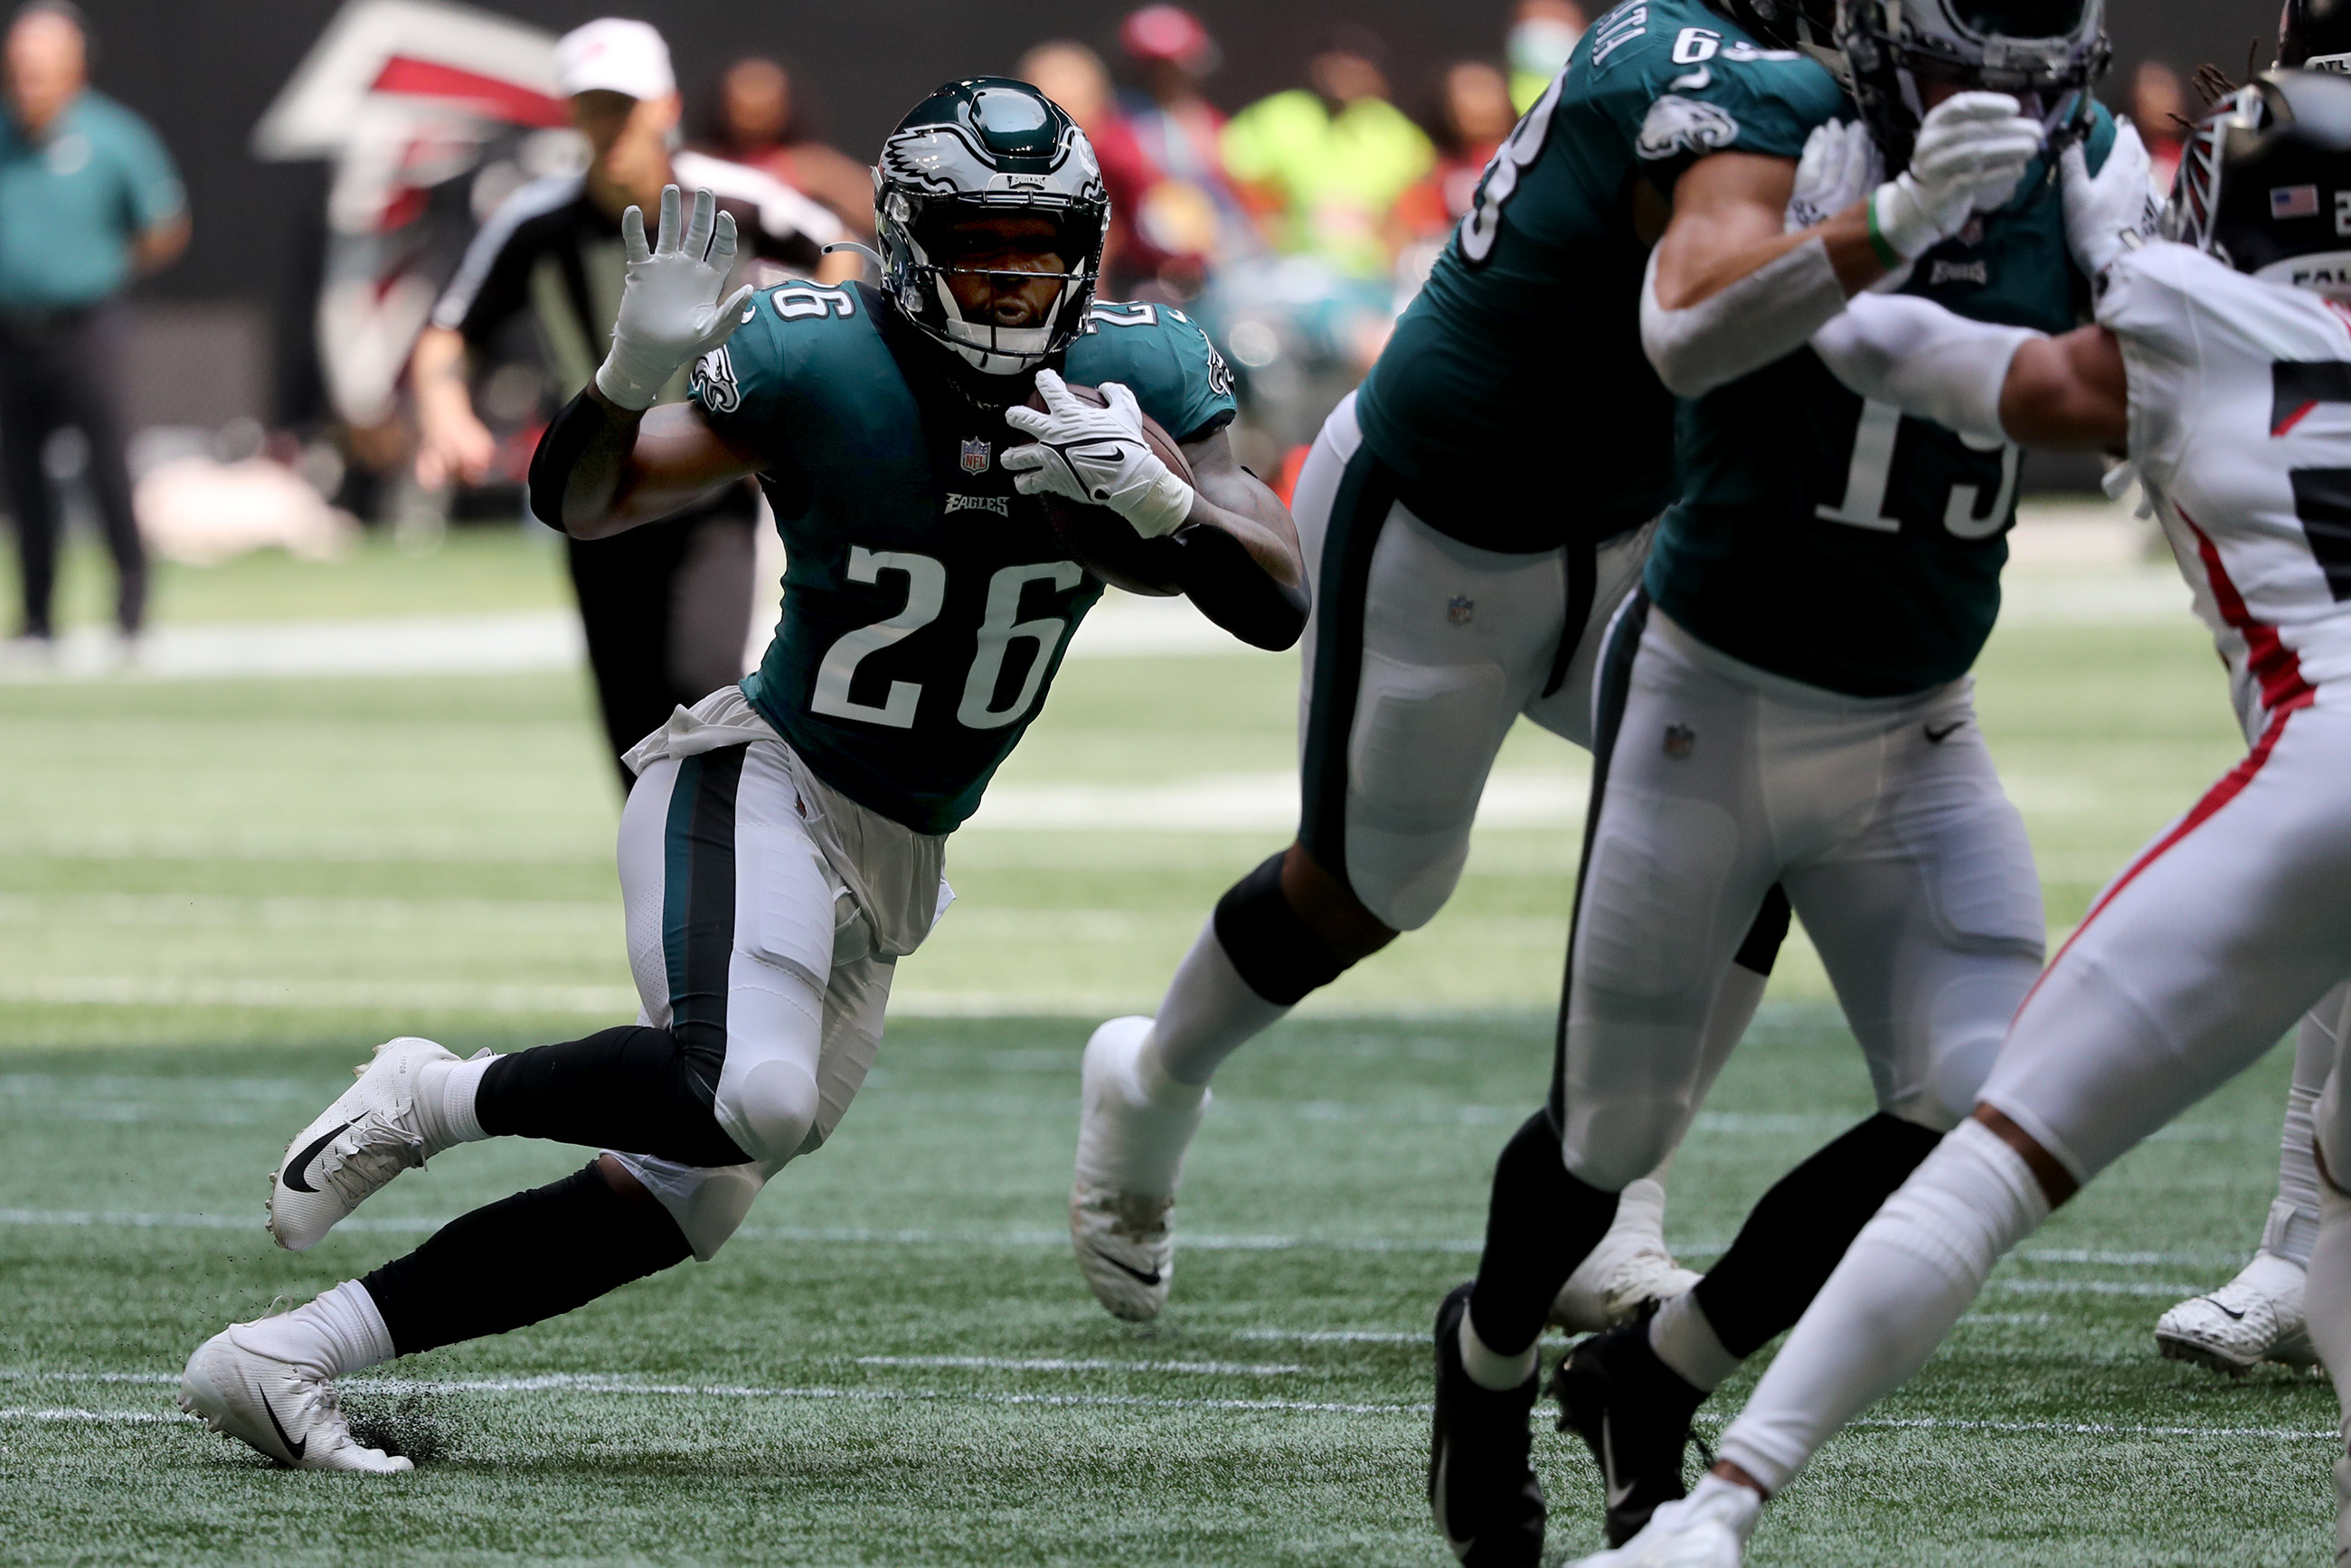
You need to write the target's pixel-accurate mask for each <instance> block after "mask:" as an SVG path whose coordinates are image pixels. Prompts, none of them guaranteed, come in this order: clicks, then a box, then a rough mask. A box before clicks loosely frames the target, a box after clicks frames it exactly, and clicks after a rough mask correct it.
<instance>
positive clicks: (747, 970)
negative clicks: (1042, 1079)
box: [612, 740, 896, 1260]
mask: <svg viewBox="0 0 2351 1568" xmlns="http://www.w3.org/2000/svg"><path fill="white" fill-rule="evenodd" d="M737 758H739V765H738V764H737ZM792 760H793V759H792V758H790V755H789V752H788V751H787V749H786V748H785V747H784V745H783V743H782V742H781V741H779V740H761V741H755V742H753V743H751V744H750V745H747V746H737V747H725V748H721V749H714V750H710V751H706V752H702V753H699V754H696V755H693V756H688V757H684V758H674V757H673V758H663V759H661V760H657V761H653V762H651V763H648V764H647V765H646V767H645V768H644V771H643V773H642V774H640V775H639V777H638V779H637V783H636V787H635V788H634V789H632V790H631V791H630V792H629V800H628V804H627V806H626V807H625V808H624V809H623V810H622V814H621V835H620V855H619V858H620V872H621V894H622V901H623V904H624V906H625V908H626V911H627V920H628V938H629V962H630V966H631V967H632V969H633V970H634V972H635V976H636V982H637V996H638V999H639V1003H640V1006H641V1009H642V1010H641V1012H640V1013H639V1015H638V1021H639V1022H640V1023H642V1024H646V1025H650V1026H653V1027H655V1028H663V1029H674V1028H676V1027H677V1026H678V1024H679V1023H680V1021H681V1020H682V1019H686V1018H695V1019H712V1020H715V1021H716V1022H719V1023H720V1024H722V1025H723V1027H724V1029H725V1030H726V1060H725V1063H724V1067H723V1069H722V1071H721V1072H720V1075H719V1079H718V1084H717V1092H716V1098H715V1100H714V1102H713V1104H712V1107H711V1109H712V1113H713V1114H714V1115H716V1118H717V1121H718V1124H719V1125H720V1126H722V1127H724V1128H725V1129H726V1133H727V1135H728V1136H730V1137H732V1138H733V1139H734V1140H735V1142H736V1144H737V1145H738V1146H739V1147H741V1148H742V1149H744V1150H745V1151H746V1152H747V1153H750V1154H752V1155H754V1156H755V1157H754V1158H753V1159H752V1160H751V1161H750V1162H749V1163H747V1164H745V1165H739V1166H723V1167H717V1168H709V1167H703V1166H685V1165H680V1164H677V1163H676V1162H674V1161H671V1160H664V1159H657V1158H654V1157H653V1156H651V1155H633V1154H622V1153H619V1152H617V1151H615V1152H612V1157H613V1158H615V1159H617V1160H619V1161H620V1162H621V1164H622V1165H623V1166H627V1167H628V1169H629V1170H630V1172H631V1173H632V1174H633V1175H634V1176H636V1178H637V1179H638V1180H639V1181H640V1182H642V1183H643V1185H644V1186H645V1188H646V1190H648V1191H650V1192H651V1193H653V1196H654V1197H657V1198H659V1199H660V1200H661V1202H662V1204H663V1205H664V1207H666V1208H667V1209H668V1210H669V1212H670V1214H671V1216H672V1218H674V1219H676V1221H677V1223H678V1228H679V1229H681V1230H682V1231H684V1233H685V1239H686V1240H687V1242H688V1243H689V1244H690V1245H691V1246H692V1247H693V1248H694V1253H695V1257H697V1258H700V1259H704V1260H707V1259H709V1258H710V1257H711V1255H712V1254H714V1253H716V1251H717V1250H718V1249H719V1247H720V1246H721V1245H722V1244H723V1243H724V1242H725V1241H726V1238H727V1237H728V1236H730V1235H732V1234H733V1233H734V1231H735V1228H736V1227H737V1226H738V1225H740V1224H741V1223H742V1221H743V1217H744V1216H745V1215H746V1214H747V1213H748V1212H749V1210H750V1207H751V1201H752V1199H753V1198H755V1197H758V1193H759V1189H760V1187H762V1186H765V1185H766V1184H767V1182H768V1178H769V1177H771V1176H774V1175H775V1174H776V1173H777V1172H778V1171H779V1170H781V1169H783V1167H784V1166H785V1165H786V1164H788V1163H789V1161H791V1160H793V1159H795V1158H797V1157H799V1155H805V1154H810V1153H813V1152H814V1151H815V1150H817V1149H818V1148H820V1147H821V1146H822V1145H823V1144H824V1141H825V1139H826V1138H828V1137H830V1136H831V1134H832V1131H833V1129H834V1128H835V1127H836V1126H838V1125H839V1124H840V1122H841V1117H842V1115H843V1114H845V1113H847V1111H848V1109H849V1103H850V1101H851V1100H852V1099H853V1098H855V1096H856V1094H857V1091H858V1088H859V1086H860V1085H861V1084H862V1083H863V1082H865V1074H866V1071H867V1070H868V1069H869V1068H871V1067H872V1065H873V1057H874V1053H875V1051H877V1050H878V1049H879V1047H880V1045H881V1042H882V1022H883V1008H884V1007H885V1005H886V1004H887V1003H888V1001H889V997H890V980H891V977H892V975H893V973H894V972H895V970H896V963H895V961H894V960H893V959H890V958H886V957H883V956H880V955H878V954H877V953H876V952H875V951H874V949H873V942H872V922H871V921H870V920H869V918H868V917H867V914H866V912H865V911H864V910H863V909H862V908H861V907H860V906H859V904H858V903H857V901H856V899H855V898H854V897H853V896H852V894H851V893H850V892H849V890H848V889H847V888H846V887H844V886H843V884H842V883H841V878H840V877H839V876H837V875H835V874H834V873H833V872H832V869H831V866H830V865H828V864H827V862H826V860H825V856H824V854H823V852H821V850H820V846H819V845H818V843H817V841H816V839H815V837H814V834H813V832H812V831H811V828H810V815H811V812H812V810H814V808H813V807H812V806H811V804H810V802H808V801H807V800H804V798H803V794H804V792H803V791H802V790H801V789H799V787H797V786H796V784H795V782H794V779H793V772H794V769H793V767H792ZM737 766H739V774H738V775H737V777H736V778H735V779H734V781H733V786H734V787H733V790H732V799H731V800H727V799H726V798H725V797H726V790H725V782H726V780H725V778H724V776H725V775H726V773H727V772H729V771H731V770H733V769H734V768H737ZM810 793H812V791H810ZM714 856H716V857H723V860H724V862H725V863H723V864H719V865H713V864H712V863H711V862H712V858H713V857H714ZM729 873H731V882H732V888H731V894H727V893H726V886H725V884H726V882H727V881H728V880H729ZM712 888H717V889H718V890H719V891H720V892H721V893H722V894H726V897H725V903H726V904H727V905H730V906H731V908H723V909H721V910H720V911H719V914H718V918H716V920H715V921H713V920H702V921H698V922H697V921H694V920H691V919H689V916H690V915H693V914H694V913H695V911H694V908H693V905H694V904H695V894H696V893H697V892H700V893H704V894H707V893H708V891H709V890H710V889H712ZM729 914H731V920H730V919H728V918H726V916H727V915H729ZM722 942H723V943H724V944H725V947H724V949H723V951H707V952H697V951H695V948H696V947H697V946H701V947H706V948H716V946H717V944H719V943H722ZM722 976H723V979H721V978H719V977H722Z"/></svg>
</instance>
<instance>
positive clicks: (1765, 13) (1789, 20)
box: [1707, 0, 1845, 81]
mask: <svg viewBox="0 0 2351 1568" xmlns="http://www.w3.org/2000/svg"><path fill="white" fill-rule="evenodd" d="M1707 4H1708V5H1710V6H1712V7H1713V8H1714V9H1715V10H1717V11H1719V12H1721V13H1722V14H1723V15H1724V16H1728V17H1729V18H1730V19H1731V20H1732V21H1734V22H1736V23H1738V24H1739V25H1740V26H1742V27H1744V28H1746V29H1747V30H1748V31H1749V32H1750V33H1752V34H1754V35H1755V37H1757V38H1758V39H1760V40H1761V41H1762V42H1763V43H1766V44H1769V45H1770V46H1771V47H1773V48H1775V49H1802V51H1803V52H1804V53H1806V54H1808V55H1810V56H1812V57H1813V58H1814V59H1816V60H1818V61H1820V62H1821V63H1822V64H1823V65H1824V66H1826V67H1828V68H1829V69H1830V70H1832V71H1834V72H1835V73H1836V77H1837V79H1838V80H1840V81H1843V80H1844V77H1845V70H1844V54H1843V53H1842V52H1841V51H1840V50H1839V49H1838V48H1837V0H1707Z"/></svg>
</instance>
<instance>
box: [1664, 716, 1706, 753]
mask: <svg viewBox="0 0 2351 1568" xmlns="http://www.w3.org/2000/svg"><path fill="white" fill-rule="evenodd" d="M1697 745H1698V731H1696V730H1694V729H1692V728H1691V727H1689V726H1687V725H1686V724H1669V725H1667V726H1666V755H1667V757H1670V758H1673V759H1674V760H1675V761H1677V762H1678V761H1680V760H1681V759H1682V758H1685V757H1687V756H1688V755H1689V754H1690V752H1691V750H1692V749H1694V748H1695V747H1697Z"/></svg>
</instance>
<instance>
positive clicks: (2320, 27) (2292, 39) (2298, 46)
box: [2277, 0, 2351, 75]
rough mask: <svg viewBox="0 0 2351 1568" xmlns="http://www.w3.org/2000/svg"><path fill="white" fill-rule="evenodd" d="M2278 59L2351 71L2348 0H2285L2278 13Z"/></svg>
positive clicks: (2284, 63)
mask: <svg viewBox="0 0 2351 1568" xmlns="http://www.w3.org/2000/svg"><path fill="white" fill-rule="evenodd" d="M2277 63H2278V64H2279V65H2280V66H2282V67H2285V68H2289V69H2300V70H2312V71H2335V72H2337V73H2338V74H2342V75H2351V0H2285V9H2284V10H2283V11H2282V12H2280V13H2279V15H2278V52H2277Z"/></svg>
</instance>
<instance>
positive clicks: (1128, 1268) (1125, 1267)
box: [1086, 1247, 1160, 1285]
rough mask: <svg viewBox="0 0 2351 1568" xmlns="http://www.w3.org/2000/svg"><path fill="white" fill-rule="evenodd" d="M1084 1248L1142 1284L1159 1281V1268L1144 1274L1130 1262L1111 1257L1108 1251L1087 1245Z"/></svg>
mask: <svg viewBox="0 0 2351 1568" xmlns="http://www.w3.org/2000/svg"><path fill="white" fill-rule="evenodd" d="M1086 1250H1087V1251H1089V1252H1091V1253H1092V1254H1093V1255H1094V1256H1095V1257H1097V1258H1099V1259H1101V1260H1102V1261H1103V1262H1105V1263H1107V1264H1109V1265H1110V1266H1111V1267H1112V1268H1113V1269H1115V1270H1118V1271H1119V1272H1120V1273H1122V1274H1125V1275H1129V1276H1131V1277H1132V1278H1134V1279H1135V1280H1138V1281H1142V1282H1143V1283H1144V1284H1146V1285H1156V1284H1158V1283H1159V1279H1160V1274H1159V1270H1156V1269H1154V1270H1151V1272H1149V1273H1148V1274H1146V1273H1144V1271H1143V1270H1140V1269H1138V1268H1136V1267H1135V1266H1134V1264H1132V1263H1124V1262H1121V1261H1120V1260H1118V1259H1116V1258H1113V1257H1112V1256H1111V1255H1110V1254H1109V1253H1107V1252H1105V1251H1103V1250H1102V1249H1101V1248H1099V1247H1088V1248H1087V1249H1086Z"/></svg>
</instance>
